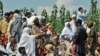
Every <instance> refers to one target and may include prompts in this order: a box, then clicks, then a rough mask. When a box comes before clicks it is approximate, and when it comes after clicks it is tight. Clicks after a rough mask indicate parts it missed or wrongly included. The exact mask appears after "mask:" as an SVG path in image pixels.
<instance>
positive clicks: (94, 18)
mask: <svg viewBox="0 0 100 56" xmlns="http://www.w3.org/2000/svg"><path fill="white" fill-rule="evenodd" d="M87 19H88V20H91V21H94V22H95V23H96V25H95V27H96V29H97V31H98V29H99V27H98V26H99V23H100V22H99V15H98V10H97V0H91V8H90V11H89V13H88V15H87Z"/></svg>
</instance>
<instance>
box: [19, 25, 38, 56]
mask: <svg viewBox="0 0 100 56" xmlns="http://www.w3.org/2000/svg"><path fill="white" fill-rule="evenodd" d="M30 33H31V32H30V28H28V27H26V28H24V29H23V33H22V36H21V39H20V42H19V44H18V47H25V49H26V54H27V55H28V56H30V55H32V56H35V37H36V36H35V35H30Z"/></svg>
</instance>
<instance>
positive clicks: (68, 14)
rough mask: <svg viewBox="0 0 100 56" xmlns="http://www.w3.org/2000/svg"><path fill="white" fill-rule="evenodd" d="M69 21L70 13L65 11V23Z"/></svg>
mask: <svg viewBox="0 0 100 56" xmlns="http://www.w3.org/2000/svg"><path fill="white" fill-rule="evenodd" d="M69 19H70V11H69V10H67V12H66V21H69Z"/></svg>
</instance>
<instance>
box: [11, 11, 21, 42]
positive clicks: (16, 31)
mask: <svg viewBox="0 0 100 56" xmlns="http://www.w3.org/2000/svg"><path fill="white" fill-rule="evenodd" d="M21 32H22V19H21V15H20V11H19V10H15V11H14V16H13V23H12V25H11V30H10V34H11V36H13V37H15V39H16V42H17V43H18V42H19V40H20V36H21Z"/></svg>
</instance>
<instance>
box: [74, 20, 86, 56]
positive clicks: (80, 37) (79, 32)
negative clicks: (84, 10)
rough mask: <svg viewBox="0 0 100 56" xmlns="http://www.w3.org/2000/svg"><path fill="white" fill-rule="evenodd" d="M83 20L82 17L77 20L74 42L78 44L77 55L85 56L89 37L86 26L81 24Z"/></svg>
mask: <svg viewBox="0 0 100 56" xmlns="http://www.w3.org/2000/svg"><path fill="white" fill-rule="evenodd" d="M81 24H82V21H81V20H80V19H78V20H76V27H77V29H76V33H75V36H74V38H73V39H74V43H75V44H76V46H77V47H76V56H85V55H86V53H85V51H86V50H85V49H86V48H85V41H86V39H87V33H86V30H85V28H84V27H83V26H82V25H81Z"/></svg>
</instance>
